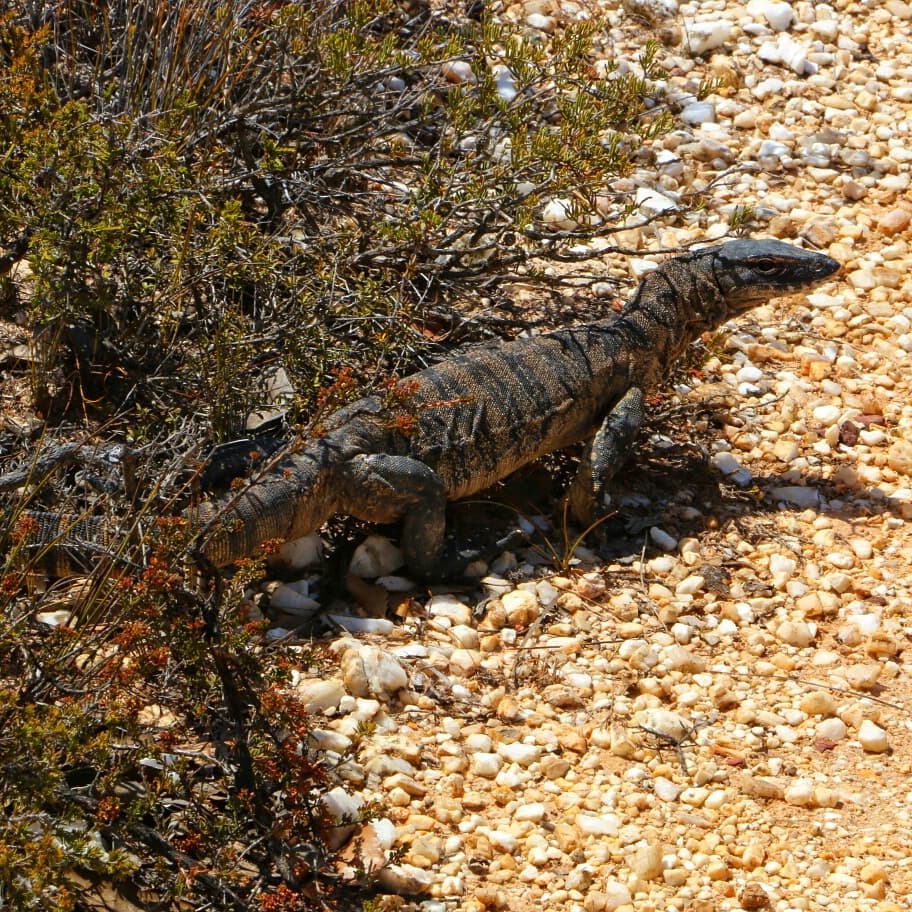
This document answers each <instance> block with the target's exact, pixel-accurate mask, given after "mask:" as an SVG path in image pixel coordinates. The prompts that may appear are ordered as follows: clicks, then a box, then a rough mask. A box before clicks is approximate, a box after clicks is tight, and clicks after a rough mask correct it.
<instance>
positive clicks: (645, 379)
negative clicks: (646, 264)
mask: <svg viewBox="0 0 912 912" xmlns="http://www.w3.org/2000/svg"><path fill="white" fill-rule="evenodd" d="M689 259H690V258H686V257H685V258H679V259H677V260H670V261H668V262H667V263H665V264H663V265H662V266H660V267H659V268H658V269H657V270H656V271H655V272H653V273H650V274H649V275H648V276H646V278H645V279H644V280H643V281H642V282H641V283H640V286H639V288H638V289H637V291H636V294H635V295H634V296H633V298H632V299H631V300H630V301H629V302H628V304H627V305H626V306H625V307H624V309H623V310H622V311H621V313H620V315H619V316H618V317H617V318H616V319H615V320H614V321H605V324H604V325H605V326H606V327H607V326H610V325H611V324H612V322H613V327H614V331H615V332H619V333H620V334H622V335H623V337H624V345H623V347H622V349H621V350H622V351H624V352H625V353H627V354H629V356H630V361H629V364H630V369H631V373H632V374H633V375H635V377H636V379H637V381H638V382H639V383H640V385H642V386H643V387H644V388H648V387H651V386H653V385H654V384H655V383H657V382H658V381H659V380H661V379H663V378H664V377H666V376H667V375H668V372H669V370H670V369H671V366H672V365H673V364H674V362H675V361H676V360H677V359H678V358H679V357H680V356H681V355H682V354H683V353H684V351H685V350H686V349H687V347H688V346H689V345H690V344H691V343H692V342H693V341H694V340H695V339H697V338H698V337H699V336H700V334H701V333H703V332H706V331H707V330H710V329H713V328H715V327H716V326H719V325H720V324H721V323H723V322H724V321H725V319H726V318H727V316H728V308H727V306H726V302H725V298H724V296H723V294H722V291H721V289H720V288H719V285H718V283H717V281H716V278H715V276H714V274H713V271H712V268H711V267H710V264H709V263H708V262H703V263H699V262H693V261H691V262H687V260H689ZM694 259H696V258H694ZM682 260H684V262H682Z"/></svg>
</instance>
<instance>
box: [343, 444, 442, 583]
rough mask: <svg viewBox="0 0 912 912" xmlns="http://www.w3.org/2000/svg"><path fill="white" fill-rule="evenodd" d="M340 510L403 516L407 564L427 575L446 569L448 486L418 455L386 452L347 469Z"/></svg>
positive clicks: (375, 518)
mask: <svg viewBox="0 0 912 912" xmlns="http://www.w3.org/2000/svg"><path fill="white" fill-rule="evenodd" d="M341 474H342V477H343V479H344V485H345V495H344V497H343V502H342V503H341V504H340V505H339V510H340V512H343V513H349V514H350V515H352V516H357V517H358V518H359V519H364V520H367V521H368V522H381V523H383V522H391V521H393V520H396V519H399V518H401V519H402V552H403V555H404V557H405V562H406V564H407V566H408V568H409V569H410V570H411V571H412V572H414V573H415V574H416V575H417V576H419V577H422V578H427V577H433V576H437V575H439V574H440V573H441V571H446V568H445V567H442V566H441V564H442V558H443V552H444V533H445V527H446V501H447V496H446V488H445V487H444V484H443V481H442V480H441V479H440V476H439V475H437V473H436V472H435V471H434V470H433V469H431V468H429V467H428V466H427V465H425V464H424V463H423V462H420V461H419V460H417V459H410V458H409V457H407V456H390V455H388V454H385V453H375V454H362V455H359V456H356V457H354V458H353V459H351V460H349V461H348V462H347V463H346V464H345V466H344V468H343V469H342V472H341Z"/></svg>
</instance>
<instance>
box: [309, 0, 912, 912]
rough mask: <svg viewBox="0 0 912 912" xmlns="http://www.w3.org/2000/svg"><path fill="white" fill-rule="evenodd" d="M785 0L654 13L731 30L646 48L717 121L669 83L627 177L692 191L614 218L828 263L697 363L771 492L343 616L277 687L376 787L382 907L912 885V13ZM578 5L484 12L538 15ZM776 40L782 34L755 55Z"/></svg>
mask: <svg viewBox="0 0 912 912" xmlns="http://www.w3.org/2000/svg"><path fill="white" fill-rule="evenodd" d="M598 5H599V6H601V7H603V8H608V9H612V10H615V18H614V21H615V22H616V23H617V24H616V26H615V27H614V28H613V29H612V32H611V33H610V34H608V35H606V36H605V47H606V48H612V49H613V50H614V53H615V54H617V55H618V56H621V57H626V58H627V59H630V60H633V59H635V57H636V54H637V52H638V50H639V49H640V48H641V47H642V43H643V40H644V38H645V37H646V36H647V35H649V34H651V33H652V32H651V31H650V30H651V29H652V28H653V27H652V26H649V27H647V26H646V25H644V24H642V23H640V22H638V21H636V20H634V19H632V18H631V17H630V16H629V15H627V14H625V13H624V12H623V10H622V8H621V4H620V2H619V0H618V2H615V0H599V3H598ZM627 5H628V6H635V7H636V8H638V9H639V8H643V7H648V8H649V10H652V9H653V7H654V8H655V10H657V11H658V12H656V13H655V15H656V16H658V17H659V18H661V16H662V15H663V13H662V10H663V9H666V10H670V11H672V12H673V10H674V4H669V3H668V2H667V0H666V2H664V3H655V4H650V3H645V2H642V0H637V3H636V4H632V3H630V2H628V4H627ZM790 7H791V9H790V10H789V9H788V8H787V5H786V4H783V3H774V2H757V0H752V2H751V3H750V4H748V5H746V6H745V5H742V4H737V3H733V2H727V0H720V2H701V3H699V4H697V3H690V4H686V3H685V4H681V5H680V9H679V11H678V14H677V16H675V17H673V18H672V19H670V20H666V21H665V22H664V24H665V27H666V31H668V30H670V31H671V32H673V30H674V29H675V28H678V29H680V28H681V24H682V23H683V22H689V23H691V26H690V28H691V31H692V32H694V35H693V36H692V38H691V46H693V45H694V44H695V43H698V39H699V42H703V43H706V42H707V41H709V42H710V43H712V42H714V41H715V40H716V38H718V37H719V36H720V35H721V32H722V31H724V30H726V29H728V26H725V28H721V30H720V27H719V26H718V23H720V22H724V23H728V24H730V29H728V34H727V35H726V36H725V38H724V39H723V44H722V45H721V46H720V47H717V48H715V49H714V50H712V51H708V52H707V53H708V54H710V55H711V56H710V59H708V60H695V59H694V58H693V57H692V56H691V55H690V54H688V53H687V52H686V51H685V50H684V49H683V48H682V47H680V46H679V47H670V48H667V49H666V51H665V57H666V60H665V65H666V66H667V68H668V69H669V72H670V73H671V76H670V77H669V81H668V89H669V94H670V95H671V96H672V97H677V98H680V99H684V100H685V103H682V104H681V105H679V110H683V109H686V97H687V96H688V94H692V92H693V90H694V88H695V87H696V85H697V84H698V83H699V82H700V80H702V79H703V78H705V77H709V76H713V75H716V76H720V77H722V78H723V79H724V80H726V84H725V85H724V86H723V87H722V88H721V89H720V90H719V92H717V93H716V94H714V95H712V96H710V98H709V99H707V101H708V102H709V103H710V104H711V106H712V112H713V120H714V122H713V121H711V120H706V119H705V117H706V115H707V109H706V108H701V109H699V110H694V109H693V108H692V107H691V110H690V114H689V116H688V118H687V119H688V120H690V121H691V125H686V124H683V123H682V124H681V125H680V126H681V131H679V132H677V133H676V134H674V135H673V136H670V137H667V138H666V139H664V140H660V141H659V147H660V151H662V153H663V154H662V155H660V156H659V158H658V162H659V163H660V164H659V167H658V170H655V171H652V172H649V171H648V170H643V171H642V172H638V173H637V174H635V175H634V176H633V177H632V178H630V180H629V182H628V183H627V184H623V183H622V184H621V186H620V189H624V188H625V187H626V189H628V191H629V192H631V194H632V195H636V191H637V189H638V188H644V187H645V188H647V189H649V190H650V191H655V193H661V194H662V197H661V198H660V199H659V202H660V203H661V204H662V205H663V206H664V205H665V204H664V203H662V200H663V199H665V200H671V201H673V200H674V199H675V198H676V194H678V193H679V191H681V190H683V189H686V188H691V187H693V186H703V187H706V188H708V189H707V197H706V206H705V208H704V209H702V210H701V211H700V212H698V213H697V214H695V215H693V216H690V217H688V218H687V219H685V220H683V221H678V222H673V221H672V222H669V223H668V224H663V223H661V222H659V223H657V224H656V225H655V226H651V227H650V228H648V229H631V230H630V231H628V232H626V233H625V236H624V237H623V238H622V239H621V240H622V242H623V243H624V244H625V246H628V247H635V248H636V249H638V250H639V251H641V253H642V256H643V258H647V257H648V254H649V251H650V250H651V249H656V248H658V247H662V246H673V245H676V244H681V243H685V242H688V241H693V240H707V239H710V240H711V239H713V238H716V237H721V236H722V235H723V234H724V233H725V227H726V221H727V218H728V216H729V214H730V213H731V212H732V210H733V208H734V207H735V206H745V205H746V206H753V207H755V208H756V211H757V213H758V215H759V216H760V217H761V218H762V219H763V221H762V223H761V225H760V226H758V228H757V230H756V231H754V234H756V235H758V236H762V235H773V236H778V237H783V238H793V237H804V238H807V239H811V240H812V241H813V242H814V243H816V244H818V245H819V246H821V247H822V248H823V249H825V250H826V251H827V252H828V253H830V254H831V255H832V256H834V257H836V258H837V259H839V260H841V261H842V262H843V263H844V265H845V269H844V273H843V275H842V276H840V277H839V278H838V279H837V280H835V281H833V282H831V283H829V284H828V285H827V286H825V287H824V288H822V289H820V290H819V291H817V292H815V293H814V294H812V295H811V296H809V297H808V298H796V299H791V300H788V301H786V302H782V301H778V302H775V303H773V304H770V305H764V306H763V307H760V308H758V309H757V310H756V311H755V312H754V313H753V314H752V315H750V316H748V317H745V318H743V319H741V320H739V321H737V323H736V324H734V325H733V326H731V327H729V332H728V334H727V341H726V343H725V348H724V351H723V352H722V353H721V354H720V356H718V357H716V358H713V359H711V360H710V362H709V363H708V364H707V365H706V366H705V368H704V371H705V374H706V376H707V377H709V378H712V379H713V381H714V386H716V387H717V386H718V385H719V384H721V385H722V386H723V387H724V388H726V389H727V390H728V395H729V397H731V400H732V402H733V406H732V408H731V409H730V411H729V413H728V416H727V418H726V420H725V422H724V423H723V426H722V427H721V428H719V429H717V430H716V431H714V432H713V433H712V440H713V443H712V447H713V449H714V450H715V459H714V461H715V463H716V464H717V465H718V466H719V468H720V469H722V471H725V472H729V470H731V472H732V473H735V472H740V473H742V474H741V475H740V476H739V477H740V479H741V481H743V482H744V484H745V485H746V486H750V485H751V484H754V483H758V484H759V485H760V487H761V488H763V489H764V490H766V491H767V492H768V493H769V496H770V497H771V498H773V499H774V500H775V502H776V503H777V504H778V507H777V509H774V510H769V509H764V510H763V511H762V512H760V511H757V510H754V509H752V507H751V502H750V499H749V498H746V499H745V502H744V505H743V509H742V510H741V513H740V516H739V518H738V521H737V523H727V524H724V525H722V526H721V527H719V528H716V527H714V526H713V524H712V522H710V521H707V522H705V523H704V524H703V528H702V529H701V531H700V532H699V533H698V534H696V535H686V536H684V537H681V538H678V537H677V536H676V535H675V527H676V518H677V517H678V516H679V515H680V513H675V510H680V509H681V506H680V505H669V510H670V512H669V514H668V516H667V517H666V519H665V522H664V523H659V524H658V525H657V526H655V527H654V530H653V531H652V533H651V550H650V551H648V552H647V556H646V559H645V561H644V562H643V564H642V565H640V564H639V563H635V564H634V565H633V566H625V567H622V566H620V565H608V566H599V565H593V566H590V567H589V572H587V573H583V572H582V571H580V572H576V573H574V574H571V575H570V576H560V575H558V576H550V577H548V578H547V580H546V581H539V582H537V583H536V582H533V581H529V582H526V583H522V584H520V586H519V587H516V588H514V587H513V585H512V584H508V583H507V582H505V581H504V580H502V579H501V580H497V579H492V580H490V581H489V587H488V588H489V592H490V594H491V599H490V600H489V601H488V602H487V603H486V604H485V605H484V606H483V608H482V609H481V610H480V611H476V610H475V609H476V605H475V604H470V603H469V602H468V601H467V600H466V598H465V597H461V596H458V595H454V596H436V597H435V599H434V600H433V601H432V602H431V603H430V604H429V605H427V606H426V608H421V607H416V608H413V610H412V611H411V612H410V613H408V616H407V617H405V619H404V620H403V622H402V624H401V626H398V627H397V628H396V629H394V630H393V631H392V632H390V633H389V634H388V635H387V636H378V637H373V638H369V640H368V641H365V640H363V639H362V640H357V639H354V638H351V637H346V638H341V639H340V640H339V641H337V642H336V643H335V644H334V651H335V652H336V654H337V655H338V656H339V657H340V666H339V671H338V673H337V675H336V676H334V677H333V679H332V680H331V681H327V682H319V681H315V680H312V679H307V678H302V679H301V680H296V681H295V682H294V683H295V685H296V687H297V688H298V691H299V693H301V695H302V698H303V699H305V700H306V701H307V702H308V705H309V706H310V707H311V708H312V710H313V712H314V720H315V727H316V728H317V729H318V731H317V733H315V737H314V741H315V746H319V747H322V749H324V750H327V751H333V750H334V751H335V752H336V753H335V754H334V755H333V756H335V757H337V758H339V759H340V761H341V760H342V758H343V757H344V758H345V762H344V763H341V765H340V767H339V769H340V772H341V773H342V774H343V775H344V776H345V777H347V789H348V792H349V793H351V794H352V795H353V796H355V798H356V799H357V800H364V801H368V800H370V801H374V800H376V801H379V802H381V803H382V804H383V805H384V806H385V807H386V820H387V821H388V822H387V823H382V824H377V826H379V828H380V831H381V832H382V833H383V834H384V839H385V842H384V843H383V844H384V845H385V846H387V847H395V848H398V849H399V850H400V851H401V853H402V857H401V859H400V861H399V863H398V864H397V865H396V866H394V867H393V868H392V869H391V870H389V871H388V872H386V873H385V874H384V875H383V880H382V883H383V884H384V886H385V887H386V888H387V889H389V890H391V891H394V892H398V893H401V894H403V895H404V896H406V898H405V899H404V900H403V901H402V902H403V903H404V907H405V908H423V909H424V910H426V912H436V910H442V909H449V910H452V909H459V910H467V912H476V910H477V912H481V910H484V909H510V910H511V912H524V910H533V909H534V910H536V912H542V910H555V912H557V910H561V912H578V910H580V912H600V910H608V909H620V910H633V909H636V910H637V912H649V910H666V909H667V910H671V909H688V910H697V912H708V910H714V912H725V910H737V909H742V908H745V909H746V908H771V909H775V910H780V912H786V910H831V912H832V910H876V912H894V910H896V912H898V910H900V909H907V908H909V907H910V903H912V852H910V850H909V823H908V821H909V814H910V810H912V791H910V788H909V781H910V773H912V738H910V727H912V723H910V719H909V712H908V707H909V706H912V682H910V676H909V664H910V659H912V651H910V644H909V641H910V635H912V620H910V619H909V614H910V608H912V534H910V530H909V521H910V520H912V388H910V385H912V384H910V370H909V367H910V353H912V305H910V300H912V298H910V292H912V271H910V266H912V252H910V247H909V244H910V240H912V232H910V227H909V226H910V214H912V201H910V200H909V199H908V192H909V186H910V176H912V170H910V165H912V144H910V142H909V140H910V114H912V109H910V108H912V88H910V86H912V8H910V6H909V5H908V4H907V3H904V2H901V0H885V2H870V3H863V2H859V3H852V2H835V3H833V4H832V5H829V6H828V5H825V4H816V5H815V4H811V3H809V2H796V3H793V4H791V5H790ZM590 8H591V7H590V6H589V5H586V4H582V3H573V2H570V0H566V2H563V3H559V2H557V0H533V2H528V3H525V4H515V5H513V6H510V7H508V8H506V9H504V8H503V7H502V6H498V5H497V4H492V6H491V9H492V11H493V12H494V13H497V14H499V15H504V16H508V17H510V18H512V19H514V20H515V21H519V22H523V21H524V22H526V23H527V24H528V25H529V26H530V27H536V28H539V29H543V30H545V31H546V32H551V31H554V30H559V28H560V26H561V23H562V22H563V21H566V20H567V19H572V18H573V17H574V16H576V15H584V14H585V10H586V9H590ZM647 12H648V15H649V16H653V12H649V11H647ZM644 15H645V13H644ZM535 17H538V18H535ZM543 17H544V18H543ZM792 19H794V22H792ZM694 22H704V23H708V25H707V26H706V27H700V28H694V27H693V23H694ZM782 36H786V37H788V38H789V42H790V43H783V42H782V40H781V39H782ZM768 43H772V44H773V45H774V46H775V47H777V48H779V49H780V56H781V57H783V58H784V57H787V56H788V55H789V54H790V55H791V56H790V57H789V59H788V60H785V59H783V61H782V63H778V64H777V63H772V62H769V59H770V57H771V56H773V57H775V55H771V54H770V53H769V52H764V53H763V55H760V54H759V51H760V49H761V47H762V46H763V45H764V44H768ZM796 48H797V50H796ZM868 51H869V52H870V56H868V54H867V52H868ZM786 52H788V53H786ZM762 58H766V59H765V60H764V59H762ZM799 64H800V67H799ZM799 70H800V72H801V74H802V75H799ZM695 121H700V122H701V124H695V123H694V122H695ZM839 134H841V135H839ZM765 143H767V145H764V144H765ZM665 153H674V154H673V155H672V156H671V157H669V156H668V155H667V154H665ZM729 168H731V173H730V174H729V176H728V177H727V178H726V180H724V181H721V182H719V183H713V182H714V180H715V179H716V178H718V176H719V175H720V173H721V172H722V171H723V170H727V169H729ZM640 195H641V197H643V199H646V198H647V197H648V194H644V193H641V194H640ZM648 198H649V199H651V200H653V201H655V200H656V199H657V197H655V196H651V197H648ZM554 208H555V212H557V209H558V207H556V206H555V207H554ZM607 267H608V271H609V272H612V273H614V274H616V275H628V269H629V266H628V264H627V262H626V261H625V260H622V259H618V260H609V261H608V263H607ZM715 391H717V390H715ZM681 394H682V395H686V396H697V397H699V396H700V395H701V389H700V388H699V387H697V388H696V389H694V390H691V391H686V390H685V391H681ZM756 496H758V497H759V494H757V495H756ZM755 503H756V501H755ZM690 507H691V508H696V509H697V510H699V508H700V504H692V505H690ZM666 526H667V528H666ZM663 551H664V552H666V553H662V552H663ZM718 565H724V566H725V567H727V568H728V569H729V571H730V578H729V580H728V588H727V589H720V588H719V587H717V586H714V585H712V574H711V573H710V572H709V571H710V570H712V569H713V568H714V567H715V566H718ZM508 566H509V562H506V563H504V564H502V567H508ZM520 569H521V570H522V569H523V568H522V567H521V568H520ZM525 570H526V571H527V572H529V573H531V572H532V568H530V567H526V568H525ZM538 572H539V573H541V569H539V571H538ZM365 724H369V725H370V726H372V729H371V730H372V732H373V734H372V735H370V736H365V734H364V732H365V729H364V725H365ZM334 797H335V800H336V801H337V802H339V803H340V804H341V806H344V805H345V802H344V801H343V800H342V799H341V798H340V797H339V794H338V793H337V794H335V796H334ZM390 824H392V828H391V827H390ZM415 890H423V891H427V895H424V896H421V897H409V896H408V894H409V893H410V892H412V891H415ZM428 895H429V896H430V897H431V898H430V899H428Z"/></svg>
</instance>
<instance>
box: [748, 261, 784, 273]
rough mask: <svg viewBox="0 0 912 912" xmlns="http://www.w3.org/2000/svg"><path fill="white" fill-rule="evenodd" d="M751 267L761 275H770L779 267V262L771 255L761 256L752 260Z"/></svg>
mask: <svg viewBox="0 0 912 912" xmlns="http://www.w3.org/2000/svg"><path fill="white" fill-rule="evenodd" d="M752 266H753V268H754V269H755V270H756V271H757V272H759V273H761V274H762V275H771V274H772V273H774V272H776V271H777V270H778V268H779V264H778V263H777V262H776V261H775V260H774V259H773V258H772V257H761V258H760V259H758V260H754V262H753V264H752Z"/></svg>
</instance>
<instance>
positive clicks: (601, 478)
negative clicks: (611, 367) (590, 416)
mask: <svg viewBox="0 0 912 912" xmlns="http://www.w3.org/2000/svg"><path fill="white" fill-rule="evenodd" d="M644 404H645V396H644V394H643V391H642V390H641V389H640V388H639V387H635V386H634V387H631V388H630V389H629V390H627V392H626V393H625V394H624V395H623V397H621V400H620V401H619V402H618V403H617V405H615V406H614V408H613V409H612V410H611V411H610V412H609V413H608V415H607V416H606V417H605V420H604V421H603V422H602V424H601V427H599V429H598V431H596V433H595V436H594V437H593V438H592V440H591V441H589V442H588V443H587V445H586V446H585V448H584V450H583V456H582V458H581V459H580V466H579V470H578V471H577V474H576V478H574V480H573V483H572V484H571V486H570V491H569V494H568V496H569V500H570V510H571V512H572V513H573V516H574V518H575V519H576V520H577V522H579V523H581V524H582V525H583V526H590V525H592V523H594V522H595V521H596V520H597V519H599V518H601V517H602V516H604V515H605V512H606V507H607V504H606V502H605V495H606V493H607V491H606V488H607V485H608V482H609V481H610V480H611V478H612V477H613V476H614V474H615V473H616V472H617V471H618V469H620V468H621V466H623V464H624V463H625V462H626V460H627V457H628V456H629V455H630V447H631V446H632V444H633V441H634V438H635V437H636V435H637V433H638V432H639V430H640V425H641V424H642V423H643V417H644Z"/></svg>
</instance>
